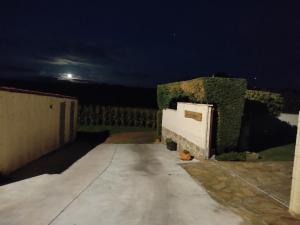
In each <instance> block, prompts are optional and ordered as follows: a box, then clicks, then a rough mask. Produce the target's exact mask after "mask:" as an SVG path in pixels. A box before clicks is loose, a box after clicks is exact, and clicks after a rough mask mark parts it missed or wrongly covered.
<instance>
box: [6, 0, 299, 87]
mask: <svg viewBox="0 0 300 225" xmlns="http://www.w3.org/2000/svg"><path fill="white" fill-rule="evenodd" d="M122 2H123V3H113V4H112V5H105V4H104V3H103V2H102V1H97V2H94V3H92V2H91V1H76V0H73V1H69V2H66V1H57V2H56V3H55V1H44V0H43V1H42V0H40V1H36V2H33V1H30V0H26V1H25V0H22V1H1V6H0V78H5V77H6V78H7V77H9V78H13V79H27V78H29V77H30V78H32V77H35V79H43V78H45V77H47V76H51V77H57V78H58V79H64V77H66V74H68V73H71V74H73V76H74V77H75V78H77V79H83V80H92V81H97V82H100V83H113V84H123V85H131V86H146V87H154V86H156V84H158V83H165V82H169V81H176V80H185V79H190V78H193V77H197V76H208V75H211V74H213V73H216V72H223V73H227V74H229V75H232V76H236V77H245V78H247V79H248V80H249V81H250V83H251V84H252V85H255V86H258V87H265V88H293V89H300V1H277V2H278V3H276V1H263V0H251V1H235V2H233V1H224V0H222V1H197V2H198V3H195V4H188V3H187V2H186V1H171V2H169V3H166V4H162V3H160V4H157V5H156V4H154V2H153V1H149V2H148V4H146V3H145V1H137V2H129V1H122Z"/></svg>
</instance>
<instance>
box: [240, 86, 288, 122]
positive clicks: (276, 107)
mask: <svg viewBox="0 0 300 225" xmlns="http://www.w3.org/2000/svg"><path fill="white" fill-rule="evenodd" d="M245 97H246V109H245V113H246V114H247V113H255V114H256V115H258V114H266V113H267V114H269V115H271V116H278V115H279V114H280V113H281V112H282V110H283V107H284V98H283V97H282V96H281V94H279V93H274V92H267V91H258V90H247V91H246V96H245Z"/></svg>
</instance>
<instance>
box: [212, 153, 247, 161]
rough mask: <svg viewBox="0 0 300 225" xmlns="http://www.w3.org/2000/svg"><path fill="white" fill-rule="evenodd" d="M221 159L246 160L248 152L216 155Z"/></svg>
mask: <svg viewBox="0 0 300 225" xmlns="http://www.w3.org/2000/svg"><path fill="white" fill-rule="evenodd" d="M216 159H217V160H219V161H246V159H247V153H246V152H227V153H222V154H220V155H217V156H216Z"/></svg>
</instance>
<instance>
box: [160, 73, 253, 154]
mask: <svg viewBox="0 0 300 225" xmlns="http://www.w3.org/2000/svg"><path fill="white" fill-rule="evenodd" d="M246 86H247V82H246V80H245V79H237V78H221V77H201V78H196V79H193V80H189V81H182V82H175V83H169V84H164V85H158V86H157V104H158V107H159V108H160V109H165V108H170V107H172V108H174V105H176V103H177V102H178V101H182V100H183V101H189V102H193V103H204V104H206V103H209V104H214V107H215V109H216V110H217V131H216V132H217V134H216V150H217V153H219V154H220V153H223V152H228V151H231V150H234V149H236V148H237V146H238V140H239V135H240V128H241V118H242V114H243V110H244V103H245V92H246Z"/></svg>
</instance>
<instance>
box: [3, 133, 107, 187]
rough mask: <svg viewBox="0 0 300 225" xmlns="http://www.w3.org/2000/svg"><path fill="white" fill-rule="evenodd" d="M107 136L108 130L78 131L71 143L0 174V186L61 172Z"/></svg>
mask: <svg viewBox="0 0 300 225" xmlns="http://www.w3.org/2000/svg"><path fill="white" fill-rule="evenodd" d="M108 136H109V131H103V132H97V133H89V132H78V133H77V138H76V140H75V141H74V142H73V143H70V144H67V145H65V146H64V147H62V148H60V149H57V150H55V151H54V152H51V153H49V154H47V155H45V156H42V157H41V158H39V159H37V160H35V161H33V162H31V163H29V164H27V165H26V166H24V167H22V168H20V169H18V170H17V171H15V172H13V173H11V174H10V175H8V176H0V186H1V185H5V184H9V183H13V182H16V181H20V180H24V179H28V178H31V177H35V176H38V175H42V174H59V173H62V172H64V171H65V170H66V169H68V168H69V167H70V166H71V165H72V164H73V163H75V162H76V161H77V160H79V159H80V158H82V157H83V156H84V155H86V154H87V153H88V152H89V151H91V150H92V149H93V148H94V147H96V146H97V145H99V144H101V143H103V142H104V141H105V140H106V139H107V137H108Z"/></svg>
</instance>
